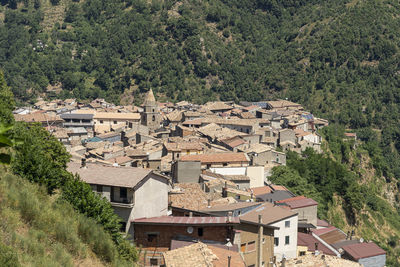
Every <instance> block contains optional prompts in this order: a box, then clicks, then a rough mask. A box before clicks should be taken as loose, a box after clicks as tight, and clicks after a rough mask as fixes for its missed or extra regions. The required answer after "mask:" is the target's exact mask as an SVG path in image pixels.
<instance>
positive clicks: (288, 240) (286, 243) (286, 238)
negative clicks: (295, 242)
mask: <svg viewBox="0 0 400 267" xmlns="http://www.w3.org/2000/svg"><path fill="white" fill-rule="evenodd" d="M289 243H290V236H288V235H287V236H285V245H289Z"/></svg>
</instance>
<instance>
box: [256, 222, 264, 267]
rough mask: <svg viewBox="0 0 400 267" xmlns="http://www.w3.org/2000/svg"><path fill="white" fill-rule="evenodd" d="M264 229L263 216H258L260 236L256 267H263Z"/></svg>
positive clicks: (258, 237) (258, 238)
mask: <svg viewBox="0 0 400 267" xmlns="http://www.w3.org/2000/svg"><path fill="white" fill-rule="evenodd" d="M263 235H264V227H263V225H262V216H261V214H259V215H258V236H257V264H256V267H262V259H263V256H262V248H263Z"/></svg>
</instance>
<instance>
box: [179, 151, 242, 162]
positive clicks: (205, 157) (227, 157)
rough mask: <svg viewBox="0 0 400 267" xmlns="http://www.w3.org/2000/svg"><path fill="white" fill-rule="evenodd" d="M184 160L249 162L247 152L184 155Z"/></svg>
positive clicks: (182, 158)
mask: <svg viewBox="0 0 400 267" xmlns="http://www.w3.org/2000/svg"><path fill="white" fill-rule="evenodd" d="M181 160H182V161H201V163H203V164H205V163H234V162H249V159H248V158H247V156H246V154H245V153H215V154H200V155H184V156H182V157H181Z"/></svg>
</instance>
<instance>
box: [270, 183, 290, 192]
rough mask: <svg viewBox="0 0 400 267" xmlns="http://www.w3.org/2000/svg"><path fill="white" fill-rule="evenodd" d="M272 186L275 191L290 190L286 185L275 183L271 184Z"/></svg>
mask: <svg viewBox="0 0 400 267" xmlns="http://www.w3.org/2000/svg"><path fill="white" fill-rule="evenodd" d="M270 187H271V188H272V189H273V190H275V191H289V190H288V189H287V188H286V187H284V186H283V185H275V184H271V185H270Z"/></svg>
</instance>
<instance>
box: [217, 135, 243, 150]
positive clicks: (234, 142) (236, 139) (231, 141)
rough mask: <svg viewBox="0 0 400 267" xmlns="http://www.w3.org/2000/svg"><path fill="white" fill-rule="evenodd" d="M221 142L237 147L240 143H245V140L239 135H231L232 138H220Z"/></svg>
mask: <svg viewBox="0 0 400 267" xmlns="http://www.w3.org/2000/svg"><path fill="white" fill-rule="evenodd" d="M222 142H223V143H225V144H227V145H228V146H230V147H232V148H235V147H238V146H240V145H243V144H246V143H247V141H246V140H243V139H242V138H240V137H233V138H229V139H225V140H222Z"/></svg>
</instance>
